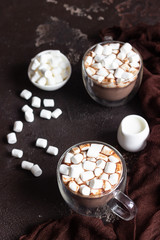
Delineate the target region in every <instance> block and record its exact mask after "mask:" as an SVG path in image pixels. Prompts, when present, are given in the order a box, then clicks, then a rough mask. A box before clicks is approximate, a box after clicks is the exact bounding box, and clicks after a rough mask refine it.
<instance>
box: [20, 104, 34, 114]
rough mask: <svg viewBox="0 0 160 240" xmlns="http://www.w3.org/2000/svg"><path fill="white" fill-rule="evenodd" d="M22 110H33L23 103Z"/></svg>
mask: <svg viewBox="0 0 160 240" xmlns="http://www.w3.org/2000/svg"><path fill="white" fill-rule="evenodd" d="M22 111H23V112H27V111H31V112H33V109H32V108H31V107H30V106H28V105H27V104H25V105H24V106H23V107H22Z"/></svg>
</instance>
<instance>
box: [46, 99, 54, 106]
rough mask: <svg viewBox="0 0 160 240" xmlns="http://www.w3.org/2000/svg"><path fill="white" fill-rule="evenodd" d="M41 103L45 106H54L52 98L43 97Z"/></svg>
mask: <svg viewBox="0 0 160 240" xmlns="http://www.w3.org/2000/svg"><path fill="white" fill-rule="evenodd" d="M43 105H44V106H45V107H54V100H53V99H44V100H43Z"/></svg>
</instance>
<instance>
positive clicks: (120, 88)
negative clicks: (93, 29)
mask: <svg viewBox="0 0 160 240" xmlns="http://www.w3.org/2000/svg"><path fill="white" fill-rule="evenodd" d="M108 44H120V46H123V45H124V44H125V43H124V42H120V41H105V42H100V43H98V44H95V45H94V46H92V47H90V48H89V49H88V50H87V51H86V52H85V54H84V56H83V59H82V78H83V83H84V86H85V89H86V90H87V92H88V94H89V95H90V97H91V98H92V99H93V100H95V101H96V102H98V103H99V104H101V105H104V106H106V107H117V106H121V105H124V104H126V103H127V102H128V101H130V100H131V99H132V98H133V97H134V96H135V94H136V93H137V91H138V90H139V87H140V85H141V82H142V76H143V61H142V57H141V55H140V53H139V52H138V51H137V50H136V49H135V48H134V47H132V54H133V53H135V54H137V56H139V67H137V66H135V65H133V67H132V66H131V65H132V64H134V63H135V62H133V63H131V65H128V66H127V65H126V64H128V63H129V60H128V58H129V57H126V58H127V59H124V60H120V59H118V51H119V50H117V54H116V55H117V59H116V60H118V61H119V60H120V61H121V62H123V64H122V63H121V64H122V65H123V69H125V68H126V69H125V71H126V72H127V74H128V73H129V72H130V71H132V73H133V74H132V75H131V74H130V75H129V74H128V76H131V77H130V78H128V79H123V78H115V75H114V74H115V71H116V69H115V68H114V66H113V69H112V67H111V69H109V70H108V69H107V71H108V76H110V77H109V78H108V77H107V76H106V77H105V79H104V80H103V81H98V80H97V79H96V78H95V77H94V75H92V76H91V75H89V74H88V72H87V71H86V64H85V61H86V57H87V56H92V55H93V56H94V54H93V53H94V50H95V48H96V47H97V45H101V46H105V45H108ZM115 52H116V50H115ZM110 55H113V54H110ZM126 56H127V55H126ZM128 56H129V55H128ZM107 57H108V56H104V55H103V54H102V55H98V57H97V58H99V59H101V58H102V61H103V60H104V61H105V58H107ZM93 58H94V57H93ZM111 58H112V57H111ZM96 61H98V62H96ZM96 61H95V62H94V63H96V64H97V63H98V64H99V65H100V64H101V63H102V61H101V60H96ZM93 65H94V67H93V68H94V69H91V70H93V71H95V72H96V73H95V75H96V74H97V71H98V70H99V69H97V68H96V67H95V64H93ZM102 65H103V64H102ZM122 65H119V67H118V68H120V70H121V68H122ZM97 66H98V65H97ZM91 67H92V66H91ZM103 67H105V66H103ZM129 68H130V70H129ZM134 69H135V70H134ZM110 70H111V71H110ZM110 73H111V74H113V77H111V74H110Z"/></svg>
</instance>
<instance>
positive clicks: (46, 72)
mask: <svg viewBox="0 0 160 240" xmlns="http://www.w3.org/2000/svg"><path fill="white" fill-rule="evenodd" d="M44 77H46V78H50V77H52V71H50V70H47V71H45V73H44Z"/></svg>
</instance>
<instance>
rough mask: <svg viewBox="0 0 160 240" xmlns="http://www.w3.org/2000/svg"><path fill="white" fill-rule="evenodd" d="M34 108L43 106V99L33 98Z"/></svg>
mask: <svg viewBox="0 0 160 240" xmlns="http://www.w3.org/2000/svg"><path fill="white" fill-rule="evenodd" d="M31 105H32V107H35V108H40V106H41V99H40V98H39V97H37V96H34V97H32V103H31Z"/></svg>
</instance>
